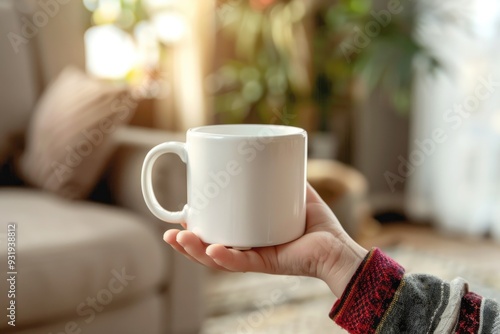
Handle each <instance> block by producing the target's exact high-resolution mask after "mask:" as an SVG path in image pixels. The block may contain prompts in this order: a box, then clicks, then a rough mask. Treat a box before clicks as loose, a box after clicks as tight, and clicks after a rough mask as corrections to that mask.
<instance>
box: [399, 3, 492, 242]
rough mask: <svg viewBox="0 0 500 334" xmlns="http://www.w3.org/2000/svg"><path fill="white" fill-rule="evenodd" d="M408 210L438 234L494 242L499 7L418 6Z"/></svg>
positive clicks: (404, 171) (408, 170) (419, 4)
mask: <svg viewBox="0 0 500 334" xmlns="http://www.w3.org/2000/svg"><path fill="white" fill-rule="evenodd" d="M417 7H418V14H419V15H418V25H417V27H418V28H417V29H416V38H418V39H419V40H420V41H421V42H422V43H423V44H424V45H426V46H427V48H428V49H429V50H431V52H432V53H433V54H434V55H436V57H437V59H438V60H439V64H438V66H437V67H436V68H434V69H432V68H433V67H432V65H431V64H430V63H429V61H428V58H426V57H424V56H423V57H420V58H418V59H416V61H415V72H416V76H415V85H414V101H415V102H414V105H413V110H412V115H411V134H410V148H409V156H408V164H407V166H405V168H403V170H401V171H400V172H402V174H405V175H401V176H402V177H404V178H405V179H406V181H407V184H406V185H407V187H406V190H407V209H408V212H409V214H410V216H413V218H417V219H426V220H428V219H432V220H433V221H436V222H437V224H438V225H439V226H440V227H442V228H443V229H445V230H448V231H453V232H460V233H467V234H473V235H474V234H475V235H482V234H485V233H488V232H490V233H492V234H493V235H494V236H495V238H496V239H497V240H500V3H499V2H498V1H497V0H467V1H463V0H461V1H457V0H451V1H450V0H445V1H441V2H439V3H435V2H433V1H431V0H422V1H420V2H419V3H418V5H417Z"/></svg>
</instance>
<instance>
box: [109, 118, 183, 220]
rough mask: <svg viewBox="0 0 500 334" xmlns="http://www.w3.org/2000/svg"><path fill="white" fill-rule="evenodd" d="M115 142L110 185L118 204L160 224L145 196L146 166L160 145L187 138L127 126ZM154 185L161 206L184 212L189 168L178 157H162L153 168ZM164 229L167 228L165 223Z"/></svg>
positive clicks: (118, 134)
mask: <svg viewBox="0 0 500 334" xmlns="http://www.w3.org/2000/svg"><path fill="white" fill-rule="evenodd" d="M113 139H114V141H115V142H116V143H117V144H118V149H117V151H116V153H115V154H114V156H113V158H112V160H111V164H110V169H109V185H110V189H111V192H112V195H113V198H114V200H115V201H116V204H117V205H119V206H122V207H125V208H128V209H131V210H133V211H135V212H136V213H140V214H141V215H143V216H145V217H148V218H151V219H154V220H157V221H158V219H156V217H154V216H153V214H152V213H151V212H150V211H149V209H148V208H147V206H146V203H145V202H144V198H143V196H142V190H141V169H142V163H143V161H144V158H145V157H146V154H147V153H148V152H149V150H151V149H152V148H153V147H154V146H156V145H157V144H160V143H162V142H166V141H182V142H184V140H185V135H184V134H181V133H172V132H166V131H160V130H154V129H147V128H141V127H133V126H127V127H124V128H123V129H120V130H119V131H117V132H116V133H115V134H114V138H113ZM153 185H154V190H155V194H156V196H157V198H158V201H159V202H160V204H161V205H163V206H164V207H165V208H166V209H169V210H172V211H178V210H182V208H183V206H184V204H185V203H186V165H185V164H184V163H183V162H182V161H181V160H180V159H179V157H177V156H176V155H175V154H166V155H164V156H162V157H160V158H159V159H158V160H157V162H156V163H155V166H154V168H153ZM162 226H163V228H164V229H165V223H163V224H162Z"/></svg>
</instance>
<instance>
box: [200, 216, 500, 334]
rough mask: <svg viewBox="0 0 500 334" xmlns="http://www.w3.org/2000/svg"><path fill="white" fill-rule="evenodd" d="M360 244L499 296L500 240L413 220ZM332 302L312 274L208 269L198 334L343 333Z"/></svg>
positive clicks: (411, 269) (418, 269) (407, 265)
mask: <svg viewBox="0 0 500 334" xmlns="http://www.w3.org/2000/svg"><path fill="white" fill-rule="evenodd" d="M360 242H361V243H362V244H363V245H364V246H365V247H367V248H369V247H372V246H378V247H381V248H383V249H384V251H386V252H387V253H388V254H389V255H391V256H392V257H394V258H395V259H396V260H397V261H398V262H400V263H401V264H402V265H404V266H405V268H406V269H407V272H425V273H429V274H433V275H436V276H439V277H441V278H443V279H446V280H450V279H453V278H454V277H456V276H461V277H464V278H465V279H467V280H468V281H469V283H470V286H471V290H473V291H476V292H478V293H480V294H483V295H485V296H488V297H491V298H496V299H497V300H500V266H499V265H498V263H499V259H500V243H494V242H492V241H490V240H487V239H474V238H457V237H451V236H445V235H441V234H439V233H437V232H436V231H435V230H433V229H431V228H429V227H425V226H419V225H411V224H394V225H385V226H383V227H382V229H381V230H380V231H378V233H375V234H372V235H370V236H366V237H364V238H362V239H361V240H360ZM334 301H335V297H334V296H333V295H332V294H331V292H330V291H329V289H328V288H327V286H326V285H325V284H324V283H323V282H321V281H319V280H315V279H311V278H298V277H283V276H271V275H264V274H255V273H246V274H242V273H221V272H211V274H210V279H209V283H208V286H207V302H208V305H207V308H208V316H207V319H206V321H205V323H204V327H203V330H202V332H201V333H202V334H215V333H217V334H222V333H224V334H225V333H231V334H235V333H241V334H250V333H333V334H336V333H345V332H344V331H342V330H341V329H340V328H338V327H337V326H336V325H335V324H334V323H333V322H332V321H331V320H330V319H329V318H328V316H327V314H328V311H329V310H330V308H331V306H332V305H333V303H334Z"/></svg>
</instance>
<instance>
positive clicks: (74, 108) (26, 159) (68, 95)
mask: <svg viewBox="0 0 500 334" xmlns="http://www.w3.org/2000/svg"><path fill="white" fill-rule="evenodd" d="M135 105H136V102H135V101H134V100H133V99H132V97H131V95H130V93H129V92H128V90H127V89H126V88H125V87H123V86H120V87H117V86H115V85H111V84H107V83H104V82H101V81H99V80H96V79H93V78H90V77H88V76H87V75H85V74H84V73H82V72H81V71H80V70H78V69H76V68H73V67H68V68H66V69H65V70H64V71H63V72H62V73H61V74H60V75H59V77H57V79H56V80H55V81H54V82H53V83H52V84H51V85H50V86H49V87H48V89H47V90H46V91H45V92H44V94H43V96H42V97H41V99H40V101H39V103H38V104H37V106H36V109H35V111H34V113H33V118H32V120H31V123H30V127H29V129H28V134H27V143H26V151H25V153H24V154H23V156H22V158H21V162H20V174H21V177H22V178H23V179H24V180H25V181H26V182H27V183H29V184H32V185H35V186H37V187H41V188H44V189H47V190H50V191H52V192H55V193H57V194H59V195H62V196H64V197H68V198H85V197H86V196H88V194H89V193H90V192H91V191H92V189H93V188H94V186H95V185H96V183H97V182H98V180H99V178H100V177H101V174H102V172H103V169H104V168H105V166H106V163H107V161H108V159H109V158H110V157H111V154H112V153H113V149H114V145H113V142H112V140H111V134H112V133H114V132H115V131H116V129H117V128H119V126H120V125H122V124H123V123H124V122H127V121H128V120H129V119H130V118H131V117H132V113H133V111H134V110H135Z"/></svg>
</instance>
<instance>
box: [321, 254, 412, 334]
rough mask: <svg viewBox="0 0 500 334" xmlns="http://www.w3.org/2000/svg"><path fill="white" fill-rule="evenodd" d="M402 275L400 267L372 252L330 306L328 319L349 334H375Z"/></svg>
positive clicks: (402, 270)
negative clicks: (331, 306)
mask: <svg viewBox="0 0 500 334" xmlns="http://www.w3.org/2000/svg"><path fill="white" fill-rule="evenodd" d="M403 275H404V268H403V267H401V266H400V265H399V264H398V263H396V262H395V261H394V260H393V259H391V258H390V257H388V256H387V255H385V254H384V253H382V251H381V250H380V249H378V248H372V250H371V251H370V252H369V253H368V254H367V255H366V257H365V258H364V260H363V262H362V263H361V264H360V266H359V267H358V269H357V270H356V273H355V274H354V276H353V277H352V279H351V281H350V282H349V284H348V285H347V287H346V289H345V291H344V293H343V294H342V297H341V298H340V299H339V300H337V302H336V303H335V305H333V308H332V310H331V311H330V314H329V315H330V318H331V319H332V320H333V321H335V322H336V323H337V324H338V325H339V326H340V327H342V328H344V329H345V330H347V331H348V332H349V333H355V334H357V333H359V334H369V333H375V331H376V329H377V327H378V325H379V324H380V322H381V321H382V319H383V317H384V314H385V312H386V311H387V309H388V308H389V306H390V305H391V301H392V299H393V297H394V294H395V292H396V290H397V289H398V287H399V284H400V283H401V281H402V279H403Z"/></svg>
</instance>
